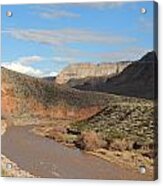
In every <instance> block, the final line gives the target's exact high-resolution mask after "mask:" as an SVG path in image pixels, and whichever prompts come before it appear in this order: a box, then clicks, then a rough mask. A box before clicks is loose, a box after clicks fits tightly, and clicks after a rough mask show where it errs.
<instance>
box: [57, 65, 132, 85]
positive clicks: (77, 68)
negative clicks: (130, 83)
mask: <svg viewBox="0 0 163 186" xmlns="http://www.w3.org/2000/svg"><path fill="white" fill-rule="evenodd" d="M129 64H130V62H118V63H101V64H91V63H77V64H71V65H69V66H67V67H66V68H64V69H63V70H62V71H61V72H60V73H59V75H58V76H57V77H56V81H55V82H56V83H58V84H64V83H67V82H68V81H69V80H70V79H82V78H85V77H101V76H108V75H114V74H119V73H120V72H122V71H123V70H124V68H126V67H127V66H128V65H129Z"/></svg>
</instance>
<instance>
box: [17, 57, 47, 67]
mask: <svg viewBox="0 0 163 186" xmlns="http://www.w3.org/2000/svg"><path fill="white" fill-rule="evenodd" d="M42 60H43V58H42V57H40V56H26V57H20V58H19V59H18V61H17V63H20V64H26V65H28V64H31V63H33V62H40V61H42Z"/></svg>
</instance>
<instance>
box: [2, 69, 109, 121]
mask: <svg viewBox="0 0 163 186" xmlns="http://www.w3.org/2000/svg"><path fill="white" fill-rule="evenodd" d="M1 75H2V89H1V93H2V116H3V117H4V118H6V117H7V118H10V117H13V116H14V117H15V118H16V117H19V118H20V117H22V118H31V117H37V118H43V117H48V118H78V119H82V118H85V117H87V116H90V115H92V114H95V113H96V112H97V111H99V109H100V108H101V107H102V106H103V105H104V104H105V98H106V96H104V95H103V94H97V93H94V94H92V93H90V92H81V91H78V90H73V89H71V88H67V87H63V86H62V87H61V86H58V85H54V84H53V82H50V81H47V80H42V79H38V78H33V77H29V76H26V75H23V74H20V73H17V72H13V71H10V70H7V69H5V68H2V69H1ZM88 111H89V112H88ZM11 120H12V119H11Z"/></svg>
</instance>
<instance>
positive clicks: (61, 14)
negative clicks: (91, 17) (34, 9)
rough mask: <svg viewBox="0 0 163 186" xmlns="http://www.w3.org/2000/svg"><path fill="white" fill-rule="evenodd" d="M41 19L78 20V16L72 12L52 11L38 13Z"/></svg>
mask: <svg viewBox="0 0 163 186" xmlns="http://www.w3.org/2000/svg"><path fill="white" fill-rule="evenodd" d="M38 14H39V15H40V16H41V17H43V18H47V19H57V18H79V17H80V15H79V14H77V13H73V12H68V11H65V10H54V11H45V12H40V13H38Z"/></svg>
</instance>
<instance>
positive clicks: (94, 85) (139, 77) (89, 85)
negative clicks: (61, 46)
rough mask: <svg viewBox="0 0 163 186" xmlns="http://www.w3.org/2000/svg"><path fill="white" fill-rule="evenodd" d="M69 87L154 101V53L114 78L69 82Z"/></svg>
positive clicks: (148, 54) (155, 79) (150, 53)
mask: <svg viewBox="0 0 163 186" xmlns="http://www.w3.org/2000/svg"><path fill="white" fill-rule="evenodd" d="M69 85H70V86H72V87H75V88H77V89H80V90H91V91H99V92H107V93H113V94H118V95H125V96H133V97H142V98H147V99H154V98H156V96H157V92H156V90H157V57H156V53H155V52H149V53H147V54H146V55H145V56H143V57H142V58H141V59H140V60H138V61H135V62H133V63H132V64H130V65H128V66H127V67H126V68H125V69H124V70H123V71H122V72H121V73H119V74H117V75H115V76H114V77H108V76H103V77H100V78H97V77H93V78H85V79H80V80H71V81H70V82H69Z"/></svg>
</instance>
